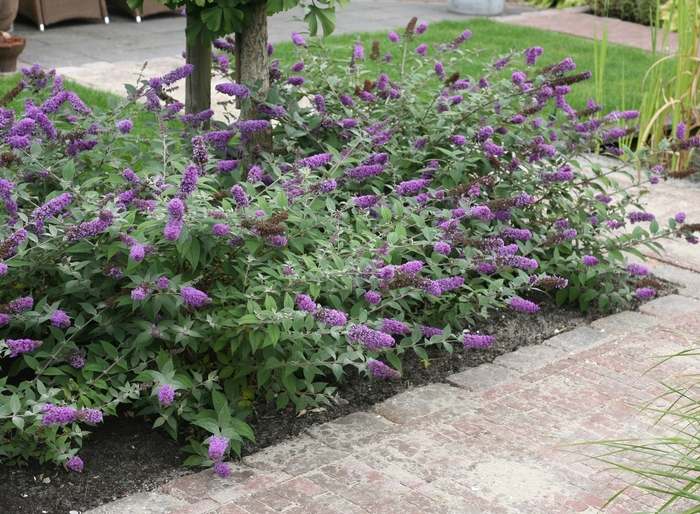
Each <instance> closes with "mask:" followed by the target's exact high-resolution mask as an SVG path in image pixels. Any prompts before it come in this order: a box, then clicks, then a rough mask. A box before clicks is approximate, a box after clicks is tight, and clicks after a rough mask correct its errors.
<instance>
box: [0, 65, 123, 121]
mask: <svg viewBox="0 0 700 514" xmlns="http://www.w3.org/2000/svg"><path fill="white" fill-rule="evenodd" d="M21 78H22V74H21V73H17V74H16V75H7V76H0V97H1V96H2V95H4V94H5V93H7V92H8V91H9V90H10V89H12V88H13V87H15V86H16V85H17V82H18V81H19V80H20V79H21ZM48 87H51V83H49V86H48ZM63 87H64V88H65V89H67V90H70V91H74V92H76V93H77V94H78V96H79V97H80V98H81V100H83V102H85V105H87V106H88V107H90V108H92V107H99V108H100V109H102V110H103V111H104V110H107V109H108V108H109V107H108V104H107V102H108V99H109V97H110V96H114V95H112V94H111V93H104V92H102V91H98V90H96V89H92V88H89V87H85V86H81V85H80V84H78V83H77V82H73V81H72V80H67V79H64V80H63ZM6 107H11V108H13V109H14V110H15V111H16V112H24V95H22V99H21V100H17V99H15V100H14V101H13V102H12V103H10V105H9V106H6Z"/></svg>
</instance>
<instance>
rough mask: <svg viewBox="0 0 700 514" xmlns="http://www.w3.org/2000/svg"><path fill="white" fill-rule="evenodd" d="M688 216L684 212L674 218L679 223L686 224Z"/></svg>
mask: <svg viewBox="0 0 700 514" xmlns="http://www.w3.org/2000/svg"><path fill="white" fill-rule="evenodd" d="M685 218H686V215H685V213H684V212H679V213H678V214H676V215H675V217H674V218H673V219H674V220H676V222H677V223H684V222H685Z"/></svg>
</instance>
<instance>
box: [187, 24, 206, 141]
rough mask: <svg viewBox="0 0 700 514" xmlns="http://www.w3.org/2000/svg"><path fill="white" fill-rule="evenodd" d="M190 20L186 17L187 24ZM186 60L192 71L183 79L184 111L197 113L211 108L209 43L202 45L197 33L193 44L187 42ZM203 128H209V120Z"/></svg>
mask: <svg viewBox="0 0 700 514" xmlns="http://www.w3.org/2000/svg"><path fill="white" fill-rule="evenodd" d="M190 22H191V19H190V18H189V17H188V18H187V24H188V25H189V24H190ZM186 60H187V63H188V64H192V65H193V66H194V71H193V72H192V73H191V74H190V75H188V77H187V78H186V80H185V113H186V114H197V113H200V112H202V111H206V110H207V109H209V108H211V44H209V45H202V38H201V36H200V35H197V39H196V40H195V42H194V45H190V44H189V43H188V44H187V56H186ZM204 128H205V129H209V121H207V122H206V124H205V126H204Z"/></svg>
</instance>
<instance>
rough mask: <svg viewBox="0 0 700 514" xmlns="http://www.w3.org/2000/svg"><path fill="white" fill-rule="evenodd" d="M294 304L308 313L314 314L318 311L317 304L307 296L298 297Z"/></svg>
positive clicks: (300, 295) (299, 295)
mask: <svg viewBox="0 0 700 514" xmlns="http://www.w3.org/2000/svg"><path fill="white" fill-rule="evenodd" d="M294 303H296V304H297V307H299V308H300V309H301V310H303V311H306V312H313V311H315V310H316V302H314V301H313V300H312V299H311V297H310V296H307V295H305V294H298V295H296V297H295V298H294Z"/></svg>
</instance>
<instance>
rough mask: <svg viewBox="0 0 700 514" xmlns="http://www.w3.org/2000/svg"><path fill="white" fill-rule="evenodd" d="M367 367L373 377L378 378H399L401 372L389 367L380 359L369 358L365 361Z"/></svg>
mask: <svg viewBox="0 0 700 514" xmlns="http://www.w3.org/2000/svg"><path fill="white" fill-rule="evenodd" d="M367 369H368V370H369V372H370V373H371V375H372V376H373V377H378V378H400V377H401V373H399V372H398V371H397V370H395V369H393V368H390V367H389V366H387V365H386V364H384V363H383V362H381V361H378V360H375V359H370V360H368V361H367Z"/></svg>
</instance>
